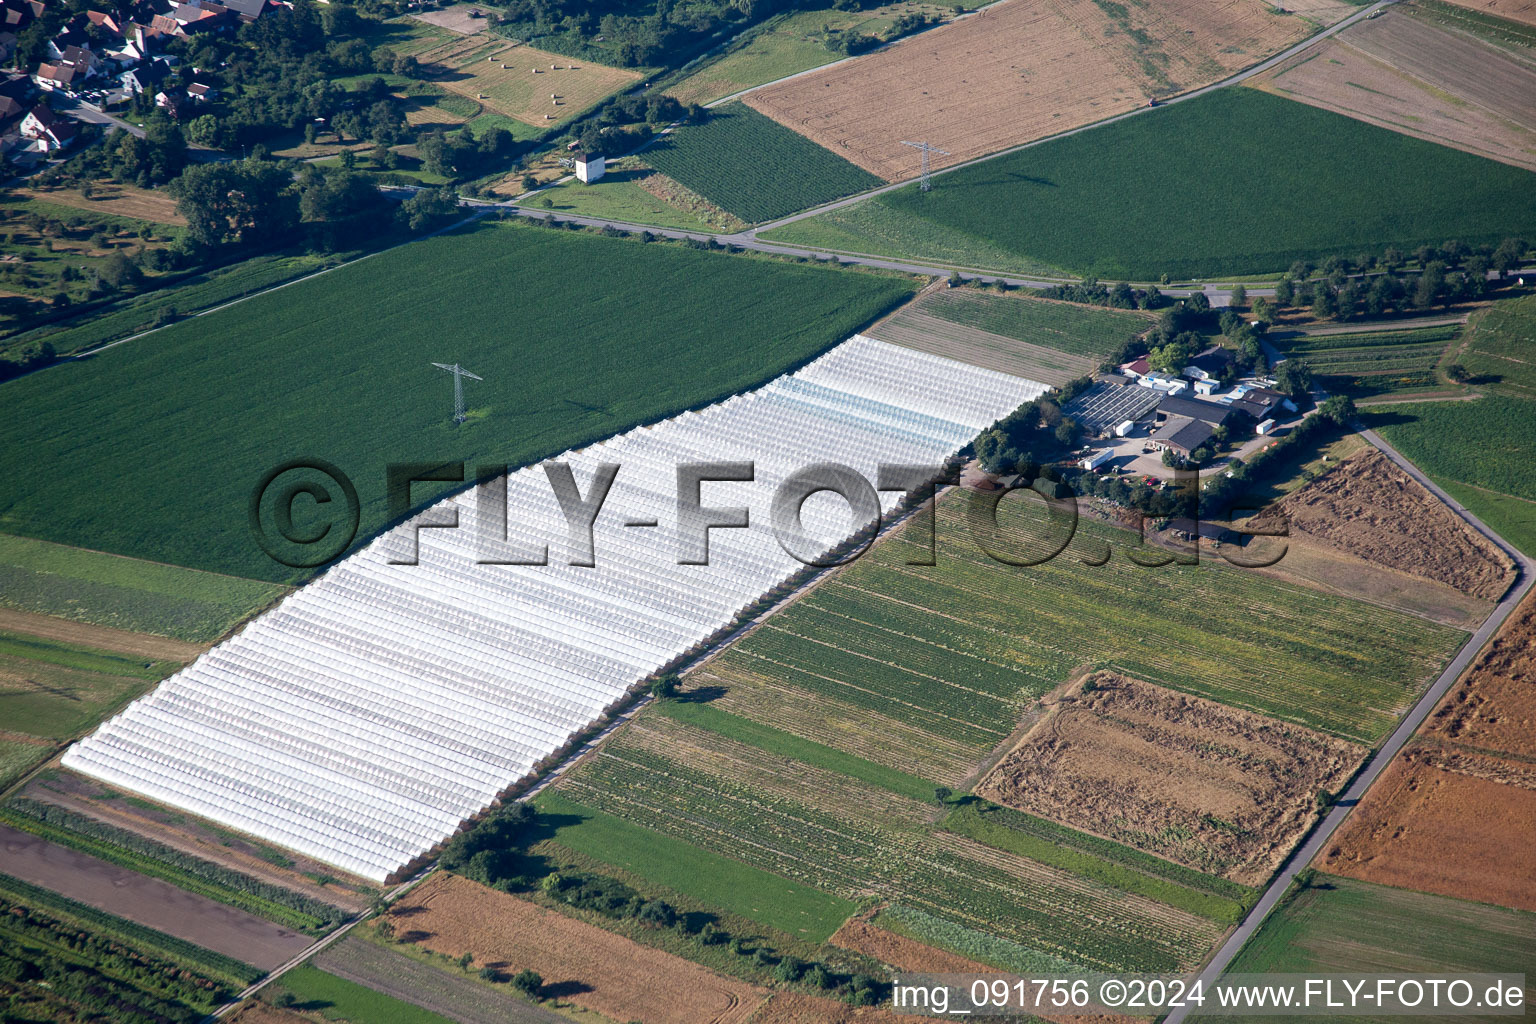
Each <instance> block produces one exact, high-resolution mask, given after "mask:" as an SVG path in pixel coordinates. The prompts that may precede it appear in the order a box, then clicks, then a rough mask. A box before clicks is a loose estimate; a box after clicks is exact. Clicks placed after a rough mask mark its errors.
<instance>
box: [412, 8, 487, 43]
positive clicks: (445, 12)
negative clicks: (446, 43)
mask: <svg viewBox="0 0 1536 1024" xmlns="http://www.w3.org/2000/svg"><path fill="white" fill-rule="evenodd" d="M411 17H413V18H415V19H416V20H417V21H424V22H426V23H427V24H428V25H436V26H437V27H438V28H445V29H447V30H448V31H450V32H457V33H459V35H463V36H469V35H474V34H475V33H476V32H481V31H483V30H484V29H485V27H486V22H485V8H483V7H476V6H475V5H474V4H455V5H454V6H452V7H444V8H443V9H442V10H438V11H424V12H422V13H421V14H413V15H411Z"/></svg>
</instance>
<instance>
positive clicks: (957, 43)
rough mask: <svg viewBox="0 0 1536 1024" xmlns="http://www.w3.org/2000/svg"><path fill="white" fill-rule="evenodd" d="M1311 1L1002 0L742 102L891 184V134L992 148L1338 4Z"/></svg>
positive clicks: (1213, 64) (1076, 119) (1127, 100)
mask: <svg viewBox="0 0 1536 1024" xmlns="http://www.w3.org/2000/svg"><path fill="white" fill-rule="evenodd" d="M1315 7H1316V9H1315V11H1314V12H1313V13H1311V14H1309V15H1308V16H1303V15H1301V14H1296V13H1290V14H1280V13H1277V11H1276V9H1275V8H1273V7H1271V6H1270V5H1269V4H1267V3H1265V2H1264V0H1170V2H1167V3H1158V4H1156V5H1151V4H1144V5H1121V4H1108V3H1106V4H1105V5H1104V6H1103V7H1100V6H1099V5H1098V4H1096V3H1095V2H1094V0H1010V2H1008V3H1006V4H1002V5H1000V6H997V7H993V8H990V9H988V10H985V11H983V12H981V13H980V14H977V15H975V16H972V17H968V18H963V19H961V20H959V21H957V22H955V23H953V24H950V25H946V26H943V27H942V28H937V29H934V30H933V31H931V32H924V33H922V34H920V35H917V36H913V37H911V38H910V39H907V40H905V41H903V42H900V43H897V44H896V45H895V46H892V47H889V48H888V49H885V50H881V51H879V52H877V53H872V54H870V55H868V56H866V57H861V58H859V59H858V60H853V61H848V62H846V63H843V64H839V65H837V66H835V67H830V68H827V69H825V70H823V71H819V72H816V73H814V74H809V75H803V76H801V77H799V78H796V79H793V80H791V81H786V82H783V83H781V84H778V85H769V86H765V87H764V88H762V89H759V90H757V91H755V92H751V93H748V94H747V96H746V97H745V102H746V103H747V104H748V105H749V106H751V107H753V108H755V109H756V110H758V111H760V112H761V113H763V114H766V115H768V116H769V117H772V118H773V119H775V120H776V121H778V122H780V123H781V124H784V125H786V126H788V127H790V128H793V129H794V130H795V131H798V132H800V133H801V134H803V135H805V136H807V137H808V138H811V139H813V140H814V141H816V142H819V143H821V144H822V145H823V146H826V147H827V148H828V149H831V150H832V151H833V152H835V153H838V154H841V155H842V156H844V157H846V158H847V159H849V160H851V161H852V162H853V163H855V164H858V165H859V166H860V167H863V168H865V169H866V170H868V171H871V172H872V173H874V174H878V175H880V176H881V177H883V178H886V179H887V180H891V181H895V180H899V179H902V178H909V177H912V176H914V175H915V174H917V172H918V169H919V165H920V159H921V158H920V155H919V153H918V152H917V150H915V149H913V148H912V147H910V146H903V145H902V144H901V143H902V140H909V141H915V142H921V141H924V140H926V141H927V142H929V143H931V144H932V145H934V146H938V147H940V148H941V149H944V150H947V151H948V153H949V155H947V156H941V155H938V154H934V156H933V166H935V167H944V166H948V165H950V164H955V163H960V162H961V161H964V160H969V159H972V158H974V157H978V156H982V155H985V154H987V153H995V152H997V151H998V150H1002V149H1007V148H1008V147H1010V146H1016V145H1019V144H1020V143H1024V142H1030V141H1032V140H1035V139H1041V138H1044V137H1046V136H1048V135H1055V134H1057V133H1059V132H1063V131H1066V130H1067V129H1069V128H1076V127H1078V126H1080V125H1084V124H1089V123H1091V122H1094V121H1098V120H1101V119H1103V118H1105V117H1109V116H1111V115H1113V114H1118V113H1123V112H1125V111H1127V110H1131V109H1133V108H1135V107H1139V106H1142V105H1143V104H1145V103H1146V102H1147V100H1148V98H1149V97H1154V96H1168V95H1171V94H1174V93H1179V92H1183V91H1185V90H1188V89H1190V88H1194V87H1196V86H1200V85H1206V84H1209V83H1211V82H1214V81H1217V80H1219V79H1221V78H1223V77H1225V76H1226V75H1228V74H1230V73H1232V72H1233V71H1237V70H1240V69H1242V68H1244V67H1248V66H1250V65H1252V64H1255V63H1257V62H1258V61H1259V60H1261V59H1263V58H1264V57H1266V56H1268V55H1270V54H1273V53H1276V52H1278V51H1279V50H1282V49H1284V48H1285V47H1286V46H1288V45H1290V44H1292V43H1294V42H1297V41H1298V40H1300V39H1302V38H1304V37H1305V36H1306V35H1307V34H1308V33H1309V32H1310V31H1312V30H1313V28H1314V26H1315V24H1317V23H1318V22H1319V21H1322V22H1329V23H1331V22H1332V21H1336V20H1338V19H1339V18H1341V17H1343V15H1344V14H1345V13H1346V12H1347V11H1348V10H1351V8H1350V7H1348V6H1347V5H1345V4H1342V3H1336V2H1330V0H1317V3H1316V5H1315ZM1107 11H1108V12H1112V13H1106V12H1107Z"/></svg>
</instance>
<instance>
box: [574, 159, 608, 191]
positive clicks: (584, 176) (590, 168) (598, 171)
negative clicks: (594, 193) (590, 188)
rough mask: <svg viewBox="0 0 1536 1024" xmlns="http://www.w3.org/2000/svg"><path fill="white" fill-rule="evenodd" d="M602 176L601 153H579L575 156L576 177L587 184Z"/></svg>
mask: <svg viewBox="0 0 1536 1024" xmlns="http://www.w3.org/2000/svg"><path fill="white" fill-rule="evenodd" d="M602 176H603V157H602V154H601V153H581V154H579V155H578V156H577V157H576V178H577V180H579V181H582V182H584V183H586V184H588V185H590V184H592V183H593V182H594V181H596V180H597V179H598V178H601V177H602Z"/></svg>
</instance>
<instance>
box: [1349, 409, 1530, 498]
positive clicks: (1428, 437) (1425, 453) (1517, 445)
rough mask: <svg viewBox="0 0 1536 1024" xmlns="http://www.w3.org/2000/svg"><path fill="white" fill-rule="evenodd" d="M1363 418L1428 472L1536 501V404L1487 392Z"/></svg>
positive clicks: (1375, 413)
mask: <svg viewBox="0 0 1536 1024" xmlns="http://www.w3.org/2000/svg"><path fill="white" fill-rule="evenodd" d="M1366 423H1367V425H1368V426H1372V427H1375V428H1376V429H1377V430H1378V431H1380V432H1381V434H1382V436H1383V437H1385V438H1386V439H1387V441H1389V442H1390V443H1391V444H1392V446H1393V447H1395V448H1397V449H1398V450H1399V451H1401V452H1402V453H1403V454H1404V455H1405V456H1407V457H1408V459H1409V460H1410V461H1412V462H1413V464H1414V465H1416V466H1418V467H1419V468H1420V469H1422V470H1423V471H1424V472H1426V473H1428V474H1430V475H1431V476H1434V477H1444V478H1446V479H1449V480H1454V481H1458V482H1460V483H1465V484H1471V485H1472V486H1474V487H1482V488H1485V489H1487V490H1490V491H1498V492H1501V493H1503V494H1510V495H1513V496H1515V497H1517V498H1524V499H1526V500H1527V501H1536V463H1533V462H1532V459H1531V456H1532V454H1533V453H1536V403H1532V402H1527V401H1524V400H1523V399H1519V398H1506V397H1503V396H1490V397H1488V398H1483V399H1480V400H1478V401H1475V402H1423V403H1417V404H1405V405H1392V406H1387V407H1385V408H1384V409H1382V410H1380V411H1372V412H1371V414H1370V415H1369V416H1368V417H1367V418H1366Z"/></svg>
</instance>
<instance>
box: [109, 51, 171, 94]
mask: <svg viewBox="0 0 1536 1024" xmlns="http://www.w3.org/2000/svg"><path fill="white" fill-rule="evenodd" d="M170 74H171V66H170V64H168V63H166V62H165V61H163V60H160V59H158V58H157V59H155V60H151V61H145V62H144V63H143V64H140V65H139V66H138V67H136V68H130V69H129V70H127V71H124V72H123V73H122V74H121V75H118V76H117V80H118V81H119V82H121V83H122V85H123V90H124V91H125V92H127V93H129V94H130V95H133V96H137V95H139V94H140V93H149V94H150V95H154V94H155V93H157V92H159V91H161V90H160V87H161V84H162V83H164V82H165V80H166V79H167V78H168V77H170Z"/></svg>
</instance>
